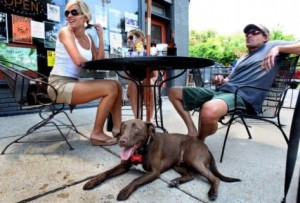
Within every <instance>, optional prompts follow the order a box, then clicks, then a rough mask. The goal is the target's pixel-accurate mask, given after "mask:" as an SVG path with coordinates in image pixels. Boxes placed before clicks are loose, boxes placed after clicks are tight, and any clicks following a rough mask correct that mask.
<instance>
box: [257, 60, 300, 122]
mask: <svg viewBox="0 0 300 203" xmlns="http://www.w3.org/2000/svg"><path fill="white" fill-rule="evenodd" d="M298 59H299V56H292V57H286V58H284V59H281V61H280V67H279V70H278V72H277V74H276V77H275V78H274V81H273V83H272V86H271V88H270V90H269V91H268V93H267V96H266V98H265V100H264V102H263V106H262V115H263V116H266V117H274V116H276V115H278V113H279V111H280V109H281V107H282V105H283V102H284V99H285V96H286V93H287V90H288V89H289V87H290V83H291V79H292V77H293V75H294V73H295V71H296V67H297V63H298Z"/></svg>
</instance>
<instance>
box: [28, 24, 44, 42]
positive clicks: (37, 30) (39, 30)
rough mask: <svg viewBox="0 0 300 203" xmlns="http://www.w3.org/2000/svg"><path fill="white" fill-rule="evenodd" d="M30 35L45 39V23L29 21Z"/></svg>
mask: <svg viewBox="0 0 300 203" xmlns="http://www.w3.org/2000/svg"><path fill="white" fill-rule="evenodd" d="M31 36H32V37H33V38H34V37H35V38H41V39H45V24H44V23H41V22H38V21H34V20H32V21H31Z"/></svg>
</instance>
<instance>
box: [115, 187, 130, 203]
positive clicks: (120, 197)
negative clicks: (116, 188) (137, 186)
mask: <svg viewBox="0 0 300 203" xmlns="http://www.w3.org/2000/svg"><path fill="white" fill-rule="evenodd" d="M130 190H131V189H128V188H124V189H122V190H121V191H120V192H119V194H118V196H117V200H118V201H123V200H127V199H128V198H129V196H130V194H131V192H130Z"/></svg>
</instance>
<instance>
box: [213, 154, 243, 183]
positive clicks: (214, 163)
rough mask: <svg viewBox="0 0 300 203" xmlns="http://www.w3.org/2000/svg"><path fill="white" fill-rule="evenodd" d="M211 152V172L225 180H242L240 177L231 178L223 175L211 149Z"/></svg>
mask: <svg viewBox="0 0 300 203" xmlns="http://www.w3.org/2000/svg"><path fill="white" fill-rule="evenodd" d="M209 154H210V157H211V158H210V170H211V172H212V173H213V174H214V175H215V176H217V177H218V178H220V180H222V181H224V182H238V181H241V180H240V179H238V178H231V177H226V176H223V175H222V174H221V173H220V172H219V171H218V168H217V165H216V161H215V158H214V157H213V155H212V153H211V152H210V151H209Z"/></svg>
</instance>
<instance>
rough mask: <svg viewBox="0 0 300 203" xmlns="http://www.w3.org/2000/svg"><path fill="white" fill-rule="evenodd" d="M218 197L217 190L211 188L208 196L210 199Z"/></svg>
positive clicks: (213, 199)
mask: <svg viewBox="0 0 300 203" xmlns="http://www.w3.org/2000/svg"><path fill="white" fill-rule="evenodd" d="M217 197H218V193H217V192H215V191H214V190H209V192H208V198H209V200H210V201H215V200H216V199H217Z"/></svg>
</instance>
